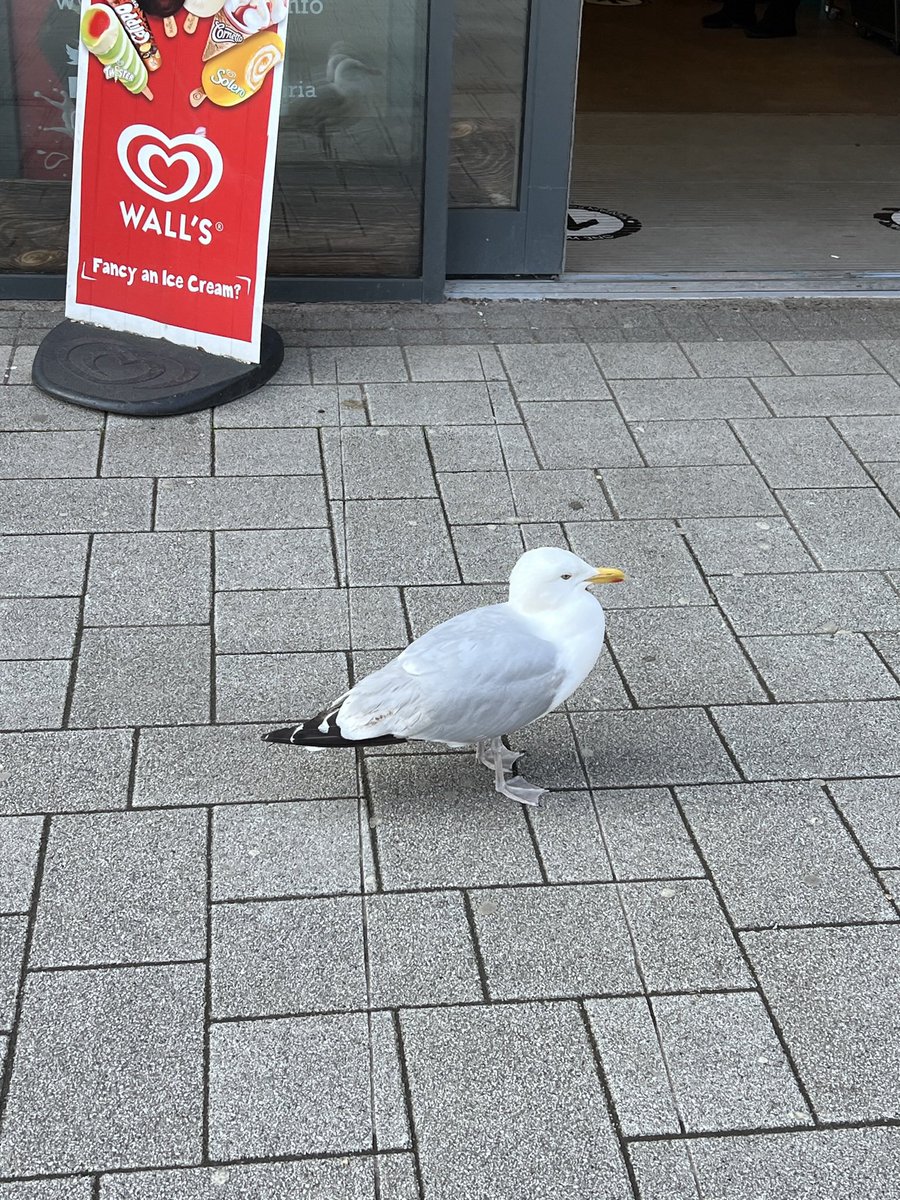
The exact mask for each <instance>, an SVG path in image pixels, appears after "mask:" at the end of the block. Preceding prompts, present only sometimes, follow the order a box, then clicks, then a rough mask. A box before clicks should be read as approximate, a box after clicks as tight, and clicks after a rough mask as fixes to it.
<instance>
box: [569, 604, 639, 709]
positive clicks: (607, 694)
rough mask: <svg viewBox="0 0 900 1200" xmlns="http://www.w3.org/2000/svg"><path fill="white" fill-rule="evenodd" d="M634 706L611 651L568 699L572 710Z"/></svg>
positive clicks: (602, 655)
mask: <svg viewBox="0 0 900 1200" xmlns="http://www.w3.org/2000/svg"><path fill="white" fill-rule="evenodd" d="M601 595H602V593H601ZM632 707H633V705H632V702H631V700H630V699H629V696H628V693H627V692H626V691H625V685H624V684H623V683H622V677H621V675H620V674H619V670H618V668H617V666H616V664H615V662H614V661H613V657H612V655H611V654H610V653H606V654H601V655H600V659H599V661H598V663H597V665H596V667H594V669H593V671H591V673H590V674H589V675H588V677H587V679H585V681H584V683H583V684H582V685H581V686H580V687H579V688H578V689H577V690H576V691H575V692H574V693H573V694H572V696H570V697H569V699H568V700H567V701H566V708H568V710H569V711H570V712H594V711H596V710H597V709H608V708H632Z"/></svg>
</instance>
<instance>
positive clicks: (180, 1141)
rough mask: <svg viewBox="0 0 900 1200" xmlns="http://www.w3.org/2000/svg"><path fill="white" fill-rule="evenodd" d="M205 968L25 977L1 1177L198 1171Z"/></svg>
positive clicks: (0, 1152) (0, 1144)
mask: <svg viewBox="0 0 900 1200" xmlns="http://www.w3.org/2000/svg"><path fill="white" fill-rule="evenodd" d="M202 1105H203V967H202V966H192V965H182V966H165V967H125V968H120V969H116V970H106V971H60V972H42V973H39V974H36V975H31V976H29V978H28V981H27V984H26V987H25V1003H24V1007H23V1010H22V1018H21V1024H20V1026H19V1035H18V1040H17V1044H16V1057H15V1061H14V1063H13V1072H12V1079H11V1081H10V1091H9V1101H8V1104H7V1109H6V1119H5V1122H4V1127H3V1136H2V1138H0V1174H2V1175H8V1176H16V1175H42V1174H51V1173H59V1174H62V1173H65V1172H76V1171H103V1170H107V1169H114V1168H120V1167H155V1166H164V1165H166V1164H168V1163H170V1162H179V1163H183V1164H191V1163H196V1162H199V1160H200V1154H201V1136H200V1134H201V1124H202Z"/></svg>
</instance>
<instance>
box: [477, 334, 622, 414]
mask: <svg viewBox="0 0 900 1200" xmlns="http://www.w3.org/2000/svg"><path fill="white" fill-rule="evenodd" d="M498 349H499V351H500V357H501V358H502V359H503V365H504V366H505V367H506V370H507V372H508V374H509V380H510V383H511V384H512V385H513V387H514V388H515V391H516V395H517V396H518V398H519V400H607V399H609V389H608V388H607V386H606V384H605V382H604V380H603V376H602V375H601V374H600V372H599V371H598V369H597V364H596V362H595V361H594V359H593V358H592V357H591V353H590V350H589V349H588V347H587V346H580V345H577V344H576V345H572V344H570V343H557V344H553V343H544V344H543V345H540V346H522V345H518V346H517V345H502V346H499V347H498Z"/></svg>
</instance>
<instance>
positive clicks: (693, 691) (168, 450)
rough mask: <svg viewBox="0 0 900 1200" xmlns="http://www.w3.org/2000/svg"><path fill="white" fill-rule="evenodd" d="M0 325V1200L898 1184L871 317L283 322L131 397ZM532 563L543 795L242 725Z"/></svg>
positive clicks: (428, 310) (654, 310)
mask: <svg viewBox="0 0 900 1200" xmlns="http://www.w3.org/2000/svg"><path fill="white" fill-rule="evenodd" d="M0 317H2V319H3V323H4V327H5V333H6V335H7V341H8V348H7V349H6V350H4V351H3V354H4V355H5V357H4V358H3V361H2V367H0V378H5V381H6V382H5V385H4V386H3V387H2V388H0V429H2V430H3V431H4V432H2V433H0V464H2V475H3V478H2V480H0V528H2V530H3V533H4V536H3V537H2V539H0V597H2V599H0V638H2V643H0V657H2V659H4V660H5V661H4V662H3V663H2V680H3V682H2V686H0V728H2V729H3V730H4V731H5V732H3V733H2V735H0V1061H2V1060H3V1059H4V1058H5V1069H4V1070H3V1072H2V1075H0V1120H2V1126H0V1200H98V1198H99V1200H213V1198H214V1197H215V1198H217V1200H304V1198H308V1200H376V1198H377V1200H522V1198H523V1197H526V1196H527V1197H532V1198H534V1200H562V1198H564V1197H565V1198H567V1200H576V1198H577V1200H582V1198H585V1200H586V1198H588V1197H589V1198H590V1200H604V1198H605V1200H629V1198H635V1200H714V1198H715V1200H762V1198H763V1197H777V1198H778V1200H808V1197H810V1196H816V1197H822V1198H827V1200H850V1198H851V1197H852V1198H853V1200H858V1198H861V1197H865V1198H866V1200H896V1197H897V1196H898V1195H900V1127H898V1126H900V1095H898V1088H897V1080H898V1077H900V982H898V980H900V976H898V972H897V969H896V964H897V962H898V957H900V905H898V899H897V897H900V837H898V828H900V823H898V815H900V780H898V776H900V516H898V510H900V304H896V303H892V302H882V303H876V302H864V301H859V302H847V303H844V302H830V303H825V302H820V303H803V302H794V303H767V302H762V301H760V302H757V303H749V302H748V303H738V302H723V303H707V304H699V303H698V304H689V303H670V304H668V305H665V304H662V305H649V304H633V305H628V304H593V303H583V304H574V303H573V304H567V303H554V304H550V303H545V304H494V305H488V304H484V305H479V306H476V305H474V304H467V303H452V304H446V305H444V306H439V307H412V306H410V307H397V306H382V307H371V308H366V307H363V306H346V307H344V306H319V307H315V306H306V307H280V308H274V309H272V310H271V311H270V313H269V319H270V321H271V322H272V323H274V324H275V325H276V326H278V327H279V328H280V329H282V330H283V331H284V333H285V337H286V340H287V341H288V343H289V348H288V352H287V359H286V362H285V366H284V369H283V370H282V372H281V373H280V374H279V375H278V376H277V378H276V379H275V381H274V382H273V383H271V384H269V385H267V386H266V387H265V388H264V389H263V390H262V391H261V392H259V393H258V394H257V395H255V396H251V397H248V398H246V399H243V400H240V401H237V402H235V403H233V404H230V405H226V406H224V407H222V408H220V409H219V410H217V411H216V412H215V413H213V414H210V413H208V412H206V413H200V414H197V415H195V416H189V417H185V418H178V419H171V420H167V421H149V420H144V421H141V420H138V421H130V420H127V419H120V418H115V417H110V418H109V419H107V420H104V419H103V418H102V417H100V416H98V415H94V414H92V413H90V412H88V411H85V410H81V409H78V408H74V407H68V406H66V405H64V404H62V403H57V402H55V401H52V400H50V399H47V398H45V397H43V396H42V395H40V394H39V393H38V392H37V391H36V390H35V389H34V388H33V387H32V386H30V383H29V379H30V362H31V358H32V355H33V352H34V346H35V343H36V342H37V341H38V340H39V339H40V337H41V335H42V333H43V331H44V330H45V329H46V328H48V327H49V326H50V325H52V324H53V323H54V322H55V321H56V320H57V319H58V318H59V309H58V307H57V306H54V305H40V304H18V305H16V304H9V303H7V304H5V305H3V306H0ZM541 544H555V545H562V546H569V547H571V548H572V549H574V550H575V551H576V552H578V553H579V554H581V555H583V556H585V557H586V558H588V559H590V560H592V561H598V562H600V563H603V564H608V565H615V566H619V567H621V568H623V569H624V570H625V571H626V572H627V573H628V576H629V579H628V582H627V583H626V584H624V585H621V586H620V587H619V588H618V589H612V588H609V589H604V591H603V595H602V598H603V600H604V601H605V602H606V604H607V607H608V617H609V651H608V653H606V654H605V656H604V658H603V660H602V665H601V666H600V668H599V670H598V671H597V672H596V673H595V675H594V676H593V677H592V678H590V679H589V680H588V682H587V683H586V684H585V685H584V687H583V688H582V689H580V691H579V692H578V693H577V694H576V696H575V697H574V698H573V700H572V701H571V702H570V703H569V704H568V705H567V707H566V709H565V710H564V711H561V712H558V713H554V714H553V715H551V716H549V717H547V718H546V719H544V720H543V721H541V722H539V723H538V724H537V725H536V726H534V727H532V728H529V729H527V730H526V731H524V732H523V733H522V734H520V735H518V736H516V737H515V738H514V739H513V742H514V744H515V745H516V746H518V747H519V748H522V749H524V750H526V751H527V759H526V760H525V763H524V768H525V774H526V775H527V776H528V777H529V778H530V779H533V780H534V781H535V782H540V783H543V784H544V785H546V786H548V787H549V788H551V789H552V795H551V796H550V797H549V798H548V800H547V801H546V803H545V806H544V807H543V808H541V809H540V810H538V811H527V810H525V809H522V808H520V807H518V806H516V805H514V804H512V803H510V802H509V801H506V800H503V799H501V798H500V797H498V796H496V795H495V794H494V792H493V790H492V787H491V781H490V779H489V777H488V774H487V772H485V771H484V770H483V768H477V769H476V767H475V766H474V765H473V761H472V758H471V756H470V755H468V754H464V753H460V752H452V753H441V752H439V749H437V750H436V748H435V747H425V748H424V749H423V748H417V749H413V750H409V751H404V750H400V751H399V752H398V751H397V750H389V751H382V752H368V753H366V754H365V755H364V756H362V758H361V761H360V763H359V764H356V763H355V762H354V760H353V758H352V757H350V756H348V755H347V754H341V753H338V752H326V753H321V754H316V755H306V754H304V753H302V752H299V751H293V750H291V749H289V748H284V747H278V746H272V745H268V744H264V743H263V742H262V741H261V740H260V738H259V733H260V731H261V730H263V729H265V728H266V727H267V726H270V725H272V724H273V723H279V724H284V723H286V722H287V721H288V720H290V719H291V718H294V717H300V716H302V715H305V714H308V713H310V712H311V711H312V710H313V709H314V708H315V707H316V706H317V705H318V704H319V703H320V702H321V701H324V700H326V699H328V698H330V697H331V696H333V695H334V694H336V693H337V692H338V691H340V690H341V689H342V688H343V687H344V686H346V683H347V681H348V677H350V678H352V677H354V676H358V675H359V674H361V673H363V672H365V671H368V670H369V669H371V668H372V667H374V666H375V665H377V664H379V663H381V662H382V661H384V659H385V658H386V657H388V656H390V655H392V654H394V653H395V652H396V651H397V650H398V649H399V648H400V647H402V646H403V645H405V644H406V642H407V640H408V639H409V638H410V636H412V635H415V634H417V633H419V632H421V631H423V630H424V629H426V628H428V627H429V626H430V625H432V624H434V623H435V622H437V621H438V620H440V619H441V618H443V617H445V616H449V615H451V614H452V613H455V612H457V611H459V610H461V609H463V608H465V607H467V606H471V605H476V604H480V603H483V602H485V601H488V600H491V599H493V598H495V597H498V596H500V595H502V593H503V583H504V580H505V578H506V576H507V574H508V571H509V568H510V566H511V564H512V562H513V561H514V559H515V557H516V556H517V554H519V553H520V552H521V550H522V548H523V547H528V546H534V545H541ZM345 562H346V564H347V568H348V571H349V581H347V580H345V579H344V566H345ZM347 582H349V589H348V588H347V586H345V585H346V583H347ZM26 1181H30V1182H26Z"/></svg>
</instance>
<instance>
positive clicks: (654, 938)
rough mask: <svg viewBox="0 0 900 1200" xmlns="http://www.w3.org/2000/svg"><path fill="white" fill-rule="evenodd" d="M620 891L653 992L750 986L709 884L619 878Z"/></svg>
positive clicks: (732, 937) (732, 936) (747, 973)
mask: <svg viewBox="0 0 900 1200" xmlns="http://www.w3.org/2000/svg"><path fill="white" fill-rule="evenodd" d="M620 892H621V895H622V901H623V903H624V905H625V909H626V911H627V913H628V919H629V924H630V927H631V932H632V936H633V937H634V939H635V942H636V945H637V952H638V957H639V961H640V966H641V971H642V974H643V977H644V980H645V981H646V984H647V987H648V988H649V989H650V991H651V992H692V991H695V990H699V989H703V990H716V991H725V990H726V989H733V988H746V987H752V986H753V980H752V978H751V976H750V972H749V971H748V970H747V967H746V965H745V963H744V960H743V958H742V957H741V953H740V950H739V949H738V946H737V943H736V942H735V940H734V935H733V934H732V932H731V930H730V928H729V926H728V922H727V921H726V920H725V914H724V913H723V912H722V909H721V908H720V907H719V904H718V902H717V900H716V897H715V894H714V892H713V890H712V886H711V884H709V883H707V882H706V881H705V880H698V879H673V880H671V881H669V882H660V883H656V882H654V883H623V884H621V885H620Z"/></svg>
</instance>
